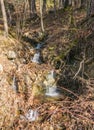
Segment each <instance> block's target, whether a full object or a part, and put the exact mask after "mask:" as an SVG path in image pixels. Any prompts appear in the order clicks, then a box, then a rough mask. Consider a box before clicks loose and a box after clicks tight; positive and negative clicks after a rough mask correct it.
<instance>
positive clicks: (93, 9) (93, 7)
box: [87, 0, 94, 17]
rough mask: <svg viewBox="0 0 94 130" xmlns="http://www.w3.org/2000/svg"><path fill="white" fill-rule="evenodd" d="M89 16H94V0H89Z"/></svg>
mask: <svg viewBox="0 0 94 130" xmlns="http://www.w3.org/2000/svg"><path fill="white" fill-rule="evenodd" d="M87 5H88V8H87V17H89V16H94V0H88V4H87Z"/></svg>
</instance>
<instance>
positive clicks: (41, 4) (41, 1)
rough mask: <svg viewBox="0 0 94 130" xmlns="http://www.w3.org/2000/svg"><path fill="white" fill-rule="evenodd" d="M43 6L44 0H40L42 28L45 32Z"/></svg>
mask: <svg viewBox="0 0 94 130" xmlns="http://www.w3.org/2000/svg"><path fill="white" fill-rule="evenodd" d="M42 7H43V0H40V18H41V30H42V32H44V31H45V30H44V24H43V12H42Z"/></svg>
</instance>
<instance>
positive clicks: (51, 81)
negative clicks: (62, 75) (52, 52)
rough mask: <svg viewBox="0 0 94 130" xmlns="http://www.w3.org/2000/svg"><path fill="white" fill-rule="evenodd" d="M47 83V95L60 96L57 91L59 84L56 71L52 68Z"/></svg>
mask: <svg viewBox="0 0 94 130" xmlns="http://www.w3.org/2000/svg"><path fill="white" fill-rule="evenodd" d="M45 84H46V93H45V95H46V96H51V97H55V96H58V95H59V93H58V92H57V86H56V83H55V72H54V70H51V72H50V73H49V74H48V75H47V80H46V82H45Z"/></svg>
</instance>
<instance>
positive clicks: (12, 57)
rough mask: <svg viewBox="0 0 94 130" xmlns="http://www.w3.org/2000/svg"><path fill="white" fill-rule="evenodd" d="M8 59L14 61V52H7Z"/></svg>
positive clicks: (15, 55)
mask: <svg viewBox="0 0 94 130" xmlns="http://www.w3.org/2000/svg"><path fill="white" fill-rule="evenodd" d="M7 57H8V59H10V60H13V59H16V57H17V54H16V53H15V51H9V52H8V54H7Z"/></svg>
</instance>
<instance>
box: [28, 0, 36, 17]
mask: <svg viewBox="0 0 94 130" xmlns="http://www.w3.org/2000/svg"><path fill="white" fill-rule="evenodd" d="M28 1H29V7H30V16H32V15H35V14H36V3H35V0H28Z"/></svg>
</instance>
